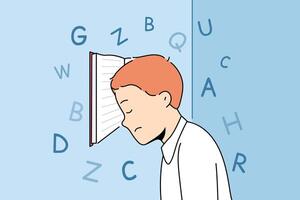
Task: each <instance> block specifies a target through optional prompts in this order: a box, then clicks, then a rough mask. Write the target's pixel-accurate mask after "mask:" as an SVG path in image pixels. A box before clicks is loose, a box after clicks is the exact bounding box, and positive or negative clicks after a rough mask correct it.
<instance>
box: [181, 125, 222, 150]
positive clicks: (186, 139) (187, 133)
mask: <svg viewBox="0 0 300 200" xmlns="http://www.w3.org/2000/svg"><path fill="white" fill-rule="evenodd" d="M180 143H181V144H182V146H186V147H185V148H197V149H202V150H209V151H215V150H218V147H217V143H216V142H215V140H214V138H213V137H212V136H211V135H210V133H209V132H208V131H207V130H205V129H204V128H203V127H202V126H200V125H198V124H195V123H193V122H190V121H187V123H186V125H185V127H184V129H183V131H182V134H181V136H180Z"/></svg>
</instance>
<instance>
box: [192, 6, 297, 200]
mask: <svg viewBox="0 0 300 200" xmlns="http://www.w3.org/2000/svg"><path fill="white" fill-rule="evenodd" d="M193 5H194V9H193V29H194V31H193V35H194V37H193V58H194V59H193V71H194V76H193V82H194V88H193V96H194V98H193V107H194V110H193V114H194V120H195V121H196V122H197V123H200V124H201V125H202V126H204V127H205V128H206V129H207V130H209V131H210V133H211V134H212V135H213V136H214V137H215V139H216V140H217V142H218V143H219V145H220V147H221V149H222V151H223V155H224V157H225V160H226V164H227V167H228V169H229V176H230V182H231V187H232V192H233V198H234V199H243V200H248V199H249V200H250V199H251V200H252V199H297V198H298V196H299V195H298V190H299V179H300V174H299V171H298V170H299V167H300V159H299V155H298V152H299V144H298V142H299V141H300V136H299V127H298V125H299V112H300V106H299V102H300V93H299V85H300V81H299V80H300V79H299V74H300V70H299V52H300V40H299V36H300V27H299V18H300V14H299V8H300V4H299V1H292V0H287V1H258V0H255V1H232V0H229V1H214V0H213V1H204V0H194V2H193ZM208 19H211V23H212V27H213V29H212V33H211V34H210V35H208V36H203V35H202V34H200V32H199V29H198V24H197V22H198V21H200V22H201V24H202V25H203V29H204V30H208V28H209V26H208ZM224 56H230V57H231V60H228V59H227V60H225V61H224V63H226V65H227V66H228V68H222V67H221V66H220V61H221V59H222V58H223V57H224ZM208 77H210V78H211V80H212V83H213V85H214V89H215V91H216V97H213V95H212V94H211V93H210V92H207V94H206V95H205V96H204V97H201V92H202V89H203V87H204V83H205V81H206V79H207V78H208ZM235 112H237V114H238V117H239V119H240V122H241V125H242V130H240V128H239V126H238V125H233V126H231V127H230V128H229V129H230V135H228V133H227V131H226V128H225V126H224V123H223V120H222V117H224V118H225V119H226V120H227V121H228V122H231V121H234V120H235V119H236V117H235ZM238 152H240V153H243V154H245V155H246V156H247V161H246V163H245V165H244V168H245V173H242V172H241V170H239V169H236V171H235V172H232V168H233V164H234V160H235V156H236V154H237V153H238Z"/></svg>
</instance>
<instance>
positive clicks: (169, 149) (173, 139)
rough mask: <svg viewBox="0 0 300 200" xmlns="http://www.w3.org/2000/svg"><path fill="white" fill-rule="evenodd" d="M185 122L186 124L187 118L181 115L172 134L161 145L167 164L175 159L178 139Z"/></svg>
mask: <svg viewBox="0 0 300 200" xmlns="http://www.w3.org/2000/svg"><path fill="white" fill-rule="evenodd" d="M185 124H186V119H184V118H183V117H182V116H181V117H180V119H179V121H178V123H177V125H176V128H175V130H174V131H173V133H172V135H171V136H170V137H169V139H168V140H167V141H166V142H165V143H164V144H163V146H162V147H161V151H162V153H163V157H164V159H165V161H166V163H167V164H170V163H171V161H172V159H173V156H174V153H175V149H176V146H177V143H178V140H179V138H180V135H181V133H182V131H183V129H184V126H185Z"/></svg>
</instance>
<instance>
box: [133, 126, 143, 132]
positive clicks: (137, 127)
mask: <svg viewBox="0 0 300 200" xmlns="http://www.w3.org/2000/svg"><path fill="white" fill-rule="evenodd" d="M140 128H142V127H140V126H139V127H137V128H135V129H134V132H136V131H137V130H138V129H140Z"/></svg>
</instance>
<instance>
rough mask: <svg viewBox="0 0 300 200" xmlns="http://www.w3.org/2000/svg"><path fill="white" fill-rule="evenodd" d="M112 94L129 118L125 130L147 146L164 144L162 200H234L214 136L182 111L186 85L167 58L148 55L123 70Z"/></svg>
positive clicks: (113, 81) (125, 119) (124, 124)
mask: <svg viewBox="0 0 300 200" xmlns="http://www.w3.org/2000/svg"><path fill="white" fill-rule="evenodd" d="M111 88H112V91H113V93H114V94H115V98H116V100H117V102H118V105H119V107H120V109H121V110H122V112H123V114H124V120H123V122H122V125H123V126H124V127H126V128H127V129H128V130H129V131H130V133H131V134H132V135H133V137H134V138H135V140H136V141H137V142H138V143H140V144H142V145H146V144H148V143H150V142H152V141H154V140H157V139H158V140H161V141H162V143H163V145H162V148H161V150H162V154H163V159H162V163H161V176H160V177H161V180H160V183H161V184H160V192H161V199H162V200H182V199H184V200H192V199H199V200H202V199H203V200H230V199H231V193H230V186H229V182H228V177H227V172H226V167H225V164H224V160H223V157H222V155H221V152H220V150H219V148H218V146H217V144H216V143H215V141H214V139H213V138H212V137H211V136H210V134H209V133H208V132H207V131H205V130H204V129H203V128H202V127H200V126H198V125H196V124H194V123H191V122H188V121H187V120H186V119H185V118H184V117H183V116H181V114H180V112H179V111H178V108H179V106H180V102H181V98H182V93H183V80H182V77H181V75H180V72H179V71H178V69H177V68H176V67H175V66H174V65H173V64H172V63H171V62H169V61H168V60H166V59H165V58H164V57H163V56H160V55H146V56H141V57H138V58H135V59H134V60H132V61H131V62H129V63H127V64H126V65H124V66H123V67H121V68H120V69H119V70H118V71H117V72H116V73H115V75H114V76H113V77H112V81H111Z"/></svg>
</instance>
